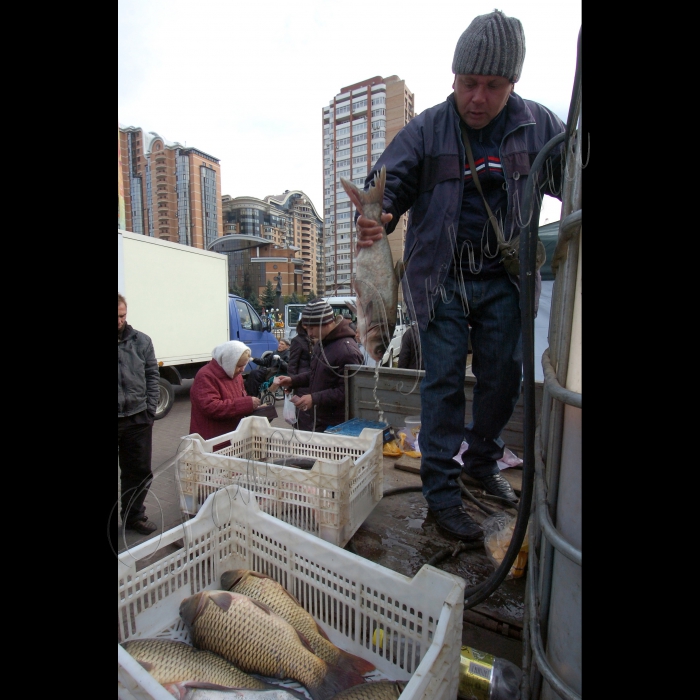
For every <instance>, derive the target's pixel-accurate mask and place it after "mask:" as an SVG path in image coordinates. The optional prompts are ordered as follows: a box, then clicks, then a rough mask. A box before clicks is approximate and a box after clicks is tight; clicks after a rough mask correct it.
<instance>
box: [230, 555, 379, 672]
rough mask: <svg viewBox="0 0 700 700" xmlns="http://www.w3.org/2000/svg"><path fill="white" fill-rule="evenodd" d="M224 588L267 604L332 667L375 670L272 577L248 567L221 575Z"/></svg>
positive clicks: (363, 670)
mask: <svg viewBox="0 0 700 700" xmlns="http://www.w3.org/2000/svg"><path fill="white" fill-rule="evenodd" d="M221 588H222V589H223V590H225V591H233V592H234V593H242V594H243V595H247V596H249V597H250V598H255V600H259V601H260V602H261V603H264V604H265V605H268V606H269V607H270V609H271V610H272V611H273V612H275V613H277V615H279V616H280V617H283V618H284V619H285V620H286V621H287V622H288V623H289V624H290V625H291V626H292V627H294V629H295V630H297V632H300V633H301V634H302V635H304V637H305V639H306V640H307V641H308V642H309V644H310V645H311V648H312V649H313V651H314V653H315V654H316V656H319V657H321V658H322V659H323V660H324V661H325V662H327V663H329V664H331V665H332V666H340V668H345V669H347V670H349V671H355V672H356V673H359V674H363V673H368V672H370V671H373V670H374V668H375V667H374V665H373V664H371V663H370V662H369V661H365V660H364V659H363V658H361V657H359V656H355V655H354V654H350V653H348V652H346V651H343V650H342V649H340V648H339V647H337V646H335V644H333V643H332V642H331V641H330V640H329V639H328V636H327V635H326V633H325V632H324V631H323V630H322V629H321V627H319V625H318V624H317V623H316V620H314V618H313V617H312V616H311V615H310V614H309V613H308V612H306V610H304V608H303V607H302V606H301V604H300V603H299V601H298V600H297V599H296V598H295V597H294V596H293V595H292V594H291V593H290V592H289V591H288V590H287V589H286V588H284V586H282V584H280V583H278V582H277V581H275V579H273V578H271V577H270V576H266V575H265V574H259V573H258V572H257V571H251V570H249V569H237V570H233V571H224V573H223V574H221Z"/></svg>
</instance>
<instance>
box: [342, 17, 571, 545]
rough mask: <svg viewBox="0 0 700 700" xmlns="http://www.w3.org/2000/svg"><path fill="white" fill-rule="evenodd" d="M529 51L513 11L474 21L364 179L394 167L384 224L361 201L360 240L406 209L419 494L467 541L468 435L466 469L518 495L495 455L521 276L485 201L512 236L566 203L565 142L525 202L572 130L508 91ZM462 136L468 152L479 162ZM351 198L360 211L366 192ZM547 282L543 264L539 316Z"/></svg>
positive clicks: (513, 363)
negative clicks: (431, 92)
mask: <svg viewBox="0 0 700 700" xmlns="http://www.w3.org/2000/svg"><path fill="white" fill-rule="evenodd" d="M524 58H525V36H524V33H523V28H522V25H521V23H520V21H519V20H518V19H516V18H515V17H507V16H506V15H504V14H503V13H502V12H500V11H498V10H496V11H494V12H491V13H489V14H486V15H480V16H478V17H475V18H474V20H473V21H472V22H471V24H470V25H469V26H468V27H467V29H466V30H465V31H464V32H463V33H462V35H461V36H460V38H459V40H458V42H457V46H456V48H455V52H454V58H453V61H452V72H453V73H454V74H455V78H454V82H453V85H452V87H453V90H454V92H453V94H451V95H449V96H448V97H447V99H446V100H445V101H444V102H442V103H440V104H438V105H436V106H435V107H431V108H429V109H426V110H424V111H423V112H421V114H419V115H418V116H417V117H416V118H415V119H412V120H411V121H410V122H409V123H408V124H407V125H406V126H405V127H403V129H401V131H399V133H398V134H397V135H396V136H395V137H394V139H393V140H392V142H391V143H390V144H389V145H388V146H387V148H386V149H385V150H384V152H383V153H382V155H381V156H380V158H379V160H378V161H377V163H376V164H375V166H374V167H373V168H372V170H371V171H370V172H369V173H368V175H367V179H366V181H365V189H368V188H369V186H370V183H371V182H372V181H373V180H374V177H375V175H376V174H378V173H379V171H380V170H381V168H382V167H383V166H385V167H386V187H385V190H384V200H383V210H384V213H383V214H382V215H381V216H380V219H381V222H377V221H373V220H370V219H367V218H366V217H364V216H362V215H361V211H358V212H357V216H356V228H357V234H358V241H357V246H358V249H361V248H363V247H367V246H371V245H372V244H373V243H374V241H376V240H379V239H380V238H381V236H382V226H381V224H384V225H385V226H386V230H387V233H391V231H393V230H394V228H395V226H396V222H398V220H399V218H400V216H401V215H402V214H403V213H404V212H406V211H408V210H409V209H410V210H411V212H410V216H409V222H408V229H407V233H406V244H405V249H404V264H405V266H406V274H405V275H404V278H403V280H402V284H403V290H404V298H412V301H413V305H414V307H415V318H416V321H417V323H418V326H419V333H420V343H421V349H422V351H423V363H424V367H425V377H424V379H423V381H422V383H421V440H420V447H421V454H422V457H421V480H422V482H423V496H424V497H425V499H426V501H427V503H428V509H429V511H430V512H431V514H432V515H433V517H434V518H435V521H436V522H437V524H438V526H440V527H441V528H442V529H443V530H445V531H446V532H447V533H448V534H450V535H452V536H454V537H457V538H459V539H462V540H465V541H474V542H476V541H480V540H482V539H483V532H482V530H481V528H480V527H479V525H478V524H477V523H476V522H475V521H474V520H473V519H472V518H471V517H470V516H469V514H468V513H467V512H466V510H465V509H464V507H463V504H462V498H461V493H460V488H459V482H458V478H459V476H460V470H461V469H462V468H461V467H460V465H459V464H458V463H457V462H456V461H455V460H454V459H453V456H454V455H456V454H457V452H458V451H459V449H460V447H461V444H462V442H463V441H466V442H467V443H468V444H469V448H468V450H467V451H466V453H464V455H463V458H464V467H463V471H464V472H465V473H466V474H467V475H468V476H470V477H473V478H474V479H476V480H477V482H478V483H480V485H481V486H482V488H483V489H484V490H485V491H486V492H488V493H490V494H493V495H496V496H500V497H501V498H506V499H507V500H510V501H517V498H516V496H515V493H514V492H513V489H512V488H511V487H510V485H509V484H508V482H507V481H506V480H505V479H504V478H503V477H502V476H501V475H500V470H499V468H498V465H497V461H498V460H499V459H500V458H501V457H502V456H503V450H504V443H503V441H502V440H501V437H500V436H501V432H502V430H503V428H504V427H505V426H506V424H507V423H508V421H509V420H510V417H511V415H512V413H513V409H514V408H515V404H516V402H517V400H518V397H519V395H520V385H521V381H522V359H523V354H522V339H521V332H520V328H521V323H520V292H519V283H520V280H519V278H518V276H517V275H515V274H512V272H508V271H507V270H506V269H505V267H504V265H503V260H502V256H501V254H500V253H499V249H498V239H497V234H496V230H495V229H494V227H493V225H492V223H491V222H492V219H491V218H490V217H489V215H488V211H487V207H486V204H485V201H484V200H486V201H487V202H488V208H489V209H490V210H491V211H492V212H493V215H494V218H495V219H496V220H497V221H498V222H500V226H499V227H500V229H501V230H502V232H503V238H504V239H505V240H506V241H509V240H511V239H512V238H513V237H514V236H516V235H518V234H519V232H520V226H527V227H528V228H529V230H530V231H532V232H534V231H536V229H537V226H538V222H539V210H540V206H541V202H542V197H543V195H544V194H548V195H551V196H554V197H556V198H558V199H561V194H560V192H561V190H560V185H561V170H562V168H561V152H562V145H559V146H557V147H556V148H555V149H554V150H552V151H551V152H550V155H549V156H548V159H547V161H546V163H545V167H544V168H543V169H542V170H541V171H540V172H539V173H538V174H537V177H538V179H537V181H536V183H535V189H534V194H535V196H534V197H533V200H534V208H533V211H532V213H531V214H530V213H528V212H524V211H522V208H521V205H522V203H523V201H524V200H525V192H526V188H527V186H528V184H529V181H530V177H529V174H530V168H531V165H532V164H533V162H534V160H535V158H536V157H537V155H538V153H539V152H540V151H541V150H542V148H543V147H544V146H545V145H546V144H547V143H548V142H549V141H550V140H551V139H552V138H554V137H555V136H558V135H560V134H561V133H562V132H564V131H565V129H566V127H565V125H564V124H563V122H562V121H561V119H559V117H557V116H556V115H555V114H554V113H553V112H552V111H551V110H548V109H547V108H546V107H544V106H542V105H541V104H539V103H537V102H533V101H531V100H525V99H523V98H522V97H520V96H519V95H517V94H516V93H515V92H514V87H515V83H516V82H517V81H518V79H519V78H520V75H521V72H522V66H523V61H524ZM466 144H469V145H470V146H471V149H472V151H473V161H474V170H475V172H472V169H471V166H470V165H469V158H468V155H467V148H466ZM477 180H478V182H479V185H480V187H481V190H482V191H483V197H482V194H481V193H480V191H479V189H478V187H477V183H476V181H477ZM355 199H357V198H356V197H355ZM351 200H353V204H355V207H356V208H358V204H359V201H358V202H356V201H354V199H353V197H351ZM528 216H530V217H531V218H529V219H528ZM540 279H541V278H540V273H539V269H537V270H536V272H535V274H534V282H535V284H534V287H535V313H537V304H538V301H539V290H540V289H541V282H540ZM469 341H471V346H472V350H473V358H472V371H473V373H474V376H475V377H476V385H475V387H474V403H473V416H472V421H471V422H470V423H469V424H468V425H467V426H465V425H464V420H463V418H464V413H465V397H464V373H465V366H466V359H467V350H468V347H469Z"/></svg>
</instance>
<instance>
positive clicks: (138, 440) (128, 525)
mask: <svg viewBox="0 0 700 700" xmlns="http://www.w3.org/2000/svg"><path fill="white" fill-rule="evenodd" d="M117 314H118V319H117V321H118V323H117V331H118V338H119V340H118V349H119V353H118V363H117V370H118V376H117V378H118V393H117V396H118V402H117V403H118V417H119V418H118V419H119V431H118V438H119V439H118V445H117V458H118V461H119V472H120V484H121V499H120V512H119V514H120V516H121V520H122V524H123V525H124V528H125V529H127V530H135V531H136V532H138V533H139V534H141V535H150V534H151V533H152V532H155V530H156V529H157V527H158V526H157V525H156V524H155V523H154V522H152V521H150V520H149V519H148V516H147V515H146V506H145V505H144V501H145V500H146V495H147V494H148V489H149V487H150V485H151V481H152V480H153V474H152V472H151V451H152V446H153V442H152V438H153V421H154V420H155V415H156V409H157V408H158V396H159V394H160V388H159V384H158V378H159V374H158V363H157V362H156V354H155V351H154V349H153V343H152V342H151V339H150V338H149V337H148V336H147V335H146V334H145V333H142V332H141V331H137V330H136V329H135V328H133V327H132V326H130V325H129V324H128V323H127V322H126V299H125V298H124V297H123V296H122V295H121V294H118V295H117ZM114 514H116V509H115V510H114V511H113V515H112V521H111V523H110V537H111V538H112V544H113V546H114V545H116V529H117V528H116V519H115V518H114Z"/></svg>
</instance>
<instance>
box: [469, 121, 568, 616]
mask: <svg viewBox="0 0 700 700" xmlns="http://www.w3.org/2000/svg"><path fill="white" fill-rule="evenodd" d="M567 133H568V132H567V131H564V132H562V133H561V134H557V135H556V136H555V137H554V138H552V139H550V140H549V141H548V142H547V143H546V144H545V145H544V146H543V148H542V150H541V151H540V152H539V153H538V154H537V157H536V158H535V162H534V163H533V164H532V167H531V168H530V177H529V178H528V182H527V185H526V187H525V197H524V199H523V208H522V214H523V217H522V225H521V227H520V251H519V252H520V321H521V324H522V336H523V341H522V345H523V481H522V486H521V492H520V494H521V495H520V504H519V507H518V515H517V518H516V520H515V526H514V528H513V535H512V537H511V540H510V545H509V546H508V551H507V552H506V554H505V556H504V557H503V561H502V562H501V564H500V566H499V567H498V568H497V569H496V570H495V571H494V572H493V573H492V574H491V575H490V576H489V577H488V578H487V579H486V580H484V581H482V582H481V583H479V584H477V585H476V586H472V587H471V588H468V589H467V590H466V591H465V592H464V608H465V610H469V609H470V608H473V607H474V606H475V605H478V604H479V603H481V602H483V601H484V600H486V599H487V598H488V597H489V596H490V595H491V594H492V593H493V592H494V591H495V590H496V589H497V588H498V587H499V586H500V585H501V583H503V581H504V580H505V578H506V576H507V575H508V572H509V571H510V569H511V567H512V566H513V563H514V562H515V558H516V557H517V556H518V554H519V553H520V548H521V546H522V544H523V541H524V539H525V533H526V532H527V526H528V521H529V519H530V509H531V506H532V494H533V489H534V476H535V469H534V463H535V453H534V444H535V441H534V437H535V426H536V418H535V396H534V390H535V359H534V355H535V341H534V325H535V323H534V320H535V313H534V300H535V264H534V263H535V259H536V254H537V235H531V234H532V231H531V229H530V217H531V216H532V212H533V206H532V200H533V196H534V192H535V187H536V186H537V181H538V176H539V173H540V171H541V170H542V166H543V165H544V163H545V161H546V159H547V158H548V157H549V154H550V152H551V151H552V150H553V149H554V148H555V147H556V146H558V145H559V144H560V143H562V142H563V141H565V140H566V138H567ZM537 229H538V226H535V227H534V230H535V233H536V231H537Z"/></svg>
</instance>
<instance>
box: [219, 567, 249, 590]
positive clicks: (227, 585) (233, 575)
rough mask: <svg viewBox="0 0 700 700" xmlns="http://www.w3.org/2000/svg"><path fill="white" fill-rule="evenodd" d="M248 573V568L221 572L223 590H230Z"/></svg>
mask: <svg viewBox="0 0 700 700" xmlns="http://www.w3.org/2000/svg"><path fill="white" fill-rule="evenodd" d="M246 574H247V570H246V569H234V570H231V571H224V573H223V574H221V590H222V591H230V590H231V589H232V588H233V587H234V586H235V585H236V584H237V583H238V582H239V581H240V580H241V579H242V578H244V576H245V575H246Z"/></svg>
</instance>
